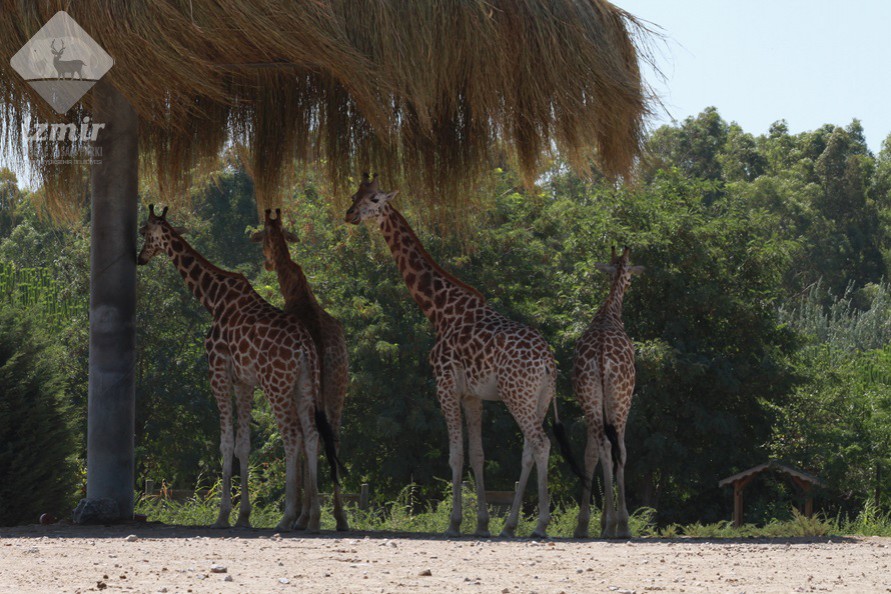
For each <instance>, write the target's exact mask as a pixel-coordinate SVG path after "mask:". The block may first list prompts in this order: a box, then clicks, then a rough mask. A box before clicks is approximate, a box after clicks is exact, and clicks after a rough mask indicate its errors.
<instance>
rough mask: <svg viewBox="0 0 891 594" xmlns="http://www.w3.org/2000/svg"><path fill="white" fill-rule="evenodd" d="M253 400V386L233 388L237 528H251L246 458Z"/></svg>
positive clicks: (249, 442) (248, 448) (243, 385)
mask: <svg viewBox="0 0 891 594" xmlns="http://www.w3.org/2000/svg"><path fill="white" fill-rule="evenodd" d="M253 400H254V387H253V386H248V385H245V384H238V385H236V386H235V406H236V408H237V409H238V428H237V429H238V430H237V432H236V435H235V456H236V457H237V458H238V461H239V463H240V470H241V499H240V501H239V509H238V521H236V522H235V525H236V526H238V527H239V528H250V527H251V497H250V493H249V492H248V491H249V490H248V485H249V484H250V480H249V473H250V465H249V460H248V458H249V457H250V453H251V409H252V408H253V404H254V402H253Z"/></svg>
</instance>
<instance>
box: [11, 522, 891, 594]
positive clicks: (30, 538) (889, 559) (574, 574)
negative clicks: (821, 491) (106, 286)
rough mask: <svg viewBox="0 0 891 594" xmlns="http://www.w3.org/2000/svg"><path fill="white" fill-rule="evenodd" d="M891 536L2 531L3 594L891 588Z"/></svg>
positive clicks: (137, 528)
mask: <svg viewBox="0 0 891 594" xmlns="http://www.w3.org/2000/svg"><path fill="white" fill-rule="evenodd" d="M889 563H891V539H888V538H843V539H839V538H832V539H828V538H827V539H783V540H769V541H768V540H738V541H733V540H731V541H727V540H686V539H675V540H657V539H635V540H631V541H618V542H606V541H602V540H587V541H577V540H563V539H554V540H547V541H543V542H541V541H535V540H528V539H517V540H501V539H491V540H477V539H473V538H470V537H468V538H466V539H465V538H461V539H446V538H443V537H439V536H432V535H421V536H419V535H407V534H387V533H359V532H355V533H345V534H332V533H325V534H321V535H317V536H306V535H302V534H298V533H286V534H282V535H278V534H276V533H274V532H273V531H271V530H235V529H232V530H209V529H204V528H184V527H177V526H163V525H152V524H148V525H146V524H142V525H129V526H127V525H125V526H112V527H102V526H98V527H77V526H70V525H68V526H66V525H61V524H56V525H51V526H40V525H36V526H26V527H19V528H11V529H8V528H7V529H0V592H3V593H6V592H10V593H12V592H40V593H42V594H43V593H52V592H99V591H102V592H106V593H110V592H120V591H124V592H168V593H174V592H183V593H189V592H194V593H200V592H227V593H228V592H250V593H254V592H257V593H265V592H272V593H284V594H287V593H289V592H294V593H297V592H300V593H316V592H348V593H353V592H385V593H386V592H400V593H401V592H480V593H489V592H494V593H502V594H520V593H522V594H529V593H532V592H539V593H542V594H543V593H558V592H566V593H571V592H572V593H574V592H606V593H608V592H616V593H620V594H628V593H630V592H635V593H638V594H639V593H643V592H721V593H723V592H728V593H737V594H738V593H740V592H746V593H749V594H751V593H755V592H867V593H869V592H891V570H889V567H888V566H889Z"/></svg>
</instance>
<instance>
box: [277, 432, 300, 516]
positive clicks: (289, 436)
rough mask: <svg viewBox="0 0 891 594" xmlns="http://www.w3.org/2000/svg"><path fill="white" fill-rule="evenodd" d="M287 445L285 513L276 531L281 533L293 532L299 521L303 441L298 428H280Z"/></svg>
mask: <svg viewBox="0 0 891 594" xmlns="http://www.w3.org/2000/svg"><path fill="white" fill-rule="evenodd" d="M279 431H281V433H282V441H284V445H285V513H284V515H283V516H282V519H281V520H279V523H278V524H277V525H276V527H275V529H276V530H278V531H280V532H285V531H289V530H291V527H292V526H293V524H294V521H295V520H296V519H297V503H298V502H297V472H298V471H297V466H298V464H299V463H300V455H299V454H300V448H301V442H302V441H303V439H302V436H301V435H300V431H299V429H298V428H297V427H295V426H291V427H282V426H281V425H280V426H279Z"/></svg>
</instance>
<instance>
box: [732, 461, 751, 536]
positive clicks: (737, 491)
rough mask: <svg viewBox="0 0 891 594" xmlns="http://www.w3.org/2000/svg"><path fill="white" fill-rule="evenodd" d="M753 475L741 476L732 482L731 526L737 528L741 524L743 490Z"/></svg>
mask: <svg viewBox="0 0 891 594" xmlns="http://www.w3.org/2000/svg"><path fill="white" fill-rule="evenodd" d="M754 478H755V475H754V474H752V475H749V476H747V477H743V478H741V479H739V480H738V481H736V482H735V483H733V526H734V528H739V527H740V526H742V525H743V491H744V490H745V488H746V485H748V484H749V483H751V482H752V479H754Z"/></svg>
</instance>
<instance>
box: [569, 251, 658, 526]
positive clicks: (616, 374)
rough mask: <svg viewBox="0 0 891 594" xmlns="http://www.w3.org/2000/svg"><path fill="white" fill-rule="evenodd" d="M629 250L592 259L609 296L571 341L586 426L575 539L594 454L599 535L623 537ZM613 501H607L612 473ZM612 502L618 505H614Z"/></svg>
mask: <svg viewBox="0 0 891 594" xmlns="http://www.w3.org/2000/svg"><path fill="white" fill-rule="evenodd" d="M630 256H631V250H629V249H628V248H627V247H626V248H625V250H624V251H623V252H622V255H621V256H616V249H615V248H613V251H612V259H611V261H610V263H609V264H603V263H598V264H596V267H597V269H598V270H600V271H601V272H605V273H607V274H609V275H610V278H611V280H612V283H611V286H610V291H609V295H608V296H607V298H606V301H604V303H603V305H602V306H601V307H600V309H599V310H597V313H596V314H595V315H594V319H593V320H591V324H590V325H589V326H588V329H587V330H586V331H585V333H584V334H583V335H582V337H581V338H580V339H579V340H578V342H577V343H576V345H575V360H574V363H573V368H572V383H573V389H574V391H575V395H576V398H577V399H578V402H579V405H580V406H581V407H582V411H583V412H584V415H585V422H586V424H587V426H588V443H587V446H586V447H585V474H586V476H587V477H588V478H587V480H586V481H585V482H584V487H583V491H582V500H581V502H580V507H579V517H578V525H577V526H576V529H575V536H576V538H586V537H587V536H588V524H589V521H590V517H591V516H590V513H591V509H590V508H591V486H592V482H593V480H594V470H595V468H597V461H598V458H599V460H600V463H601V465H602V466H603V490H604V501H603V513H602V514H601V516H600V526H601V536H603V537H607V538H625V537H629V536H631V531H630V530H629V528H628V509H627V507H626V506H625V425H626V423H627V421H628V411H629V410H630V409H631V395H632V393H633V392H634V345H633V344H631V339H630V338H628V335H627V334H626V333H625V323H624V322H623V321H622V298H623V297H624V295H625V291H626V290H627V289H628V287H629V286H630V285H631V277H632V276H633V275H637V274H641V273H642V272H643V271H644V267H643V266H632V265H631V262H630ZM614 472H615V486H616V491H617V500H618V501H617V502H616V503H615V504H614V502H613V473H614ZM616 507H617V508H618V509H616Z"/></svg>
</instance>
